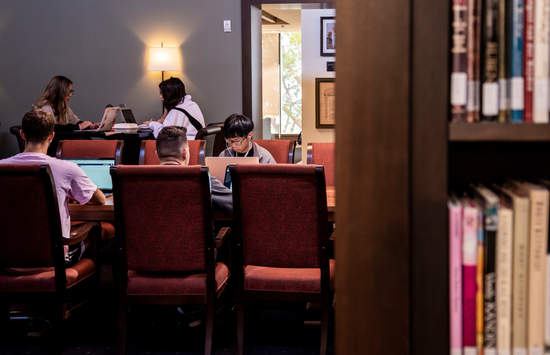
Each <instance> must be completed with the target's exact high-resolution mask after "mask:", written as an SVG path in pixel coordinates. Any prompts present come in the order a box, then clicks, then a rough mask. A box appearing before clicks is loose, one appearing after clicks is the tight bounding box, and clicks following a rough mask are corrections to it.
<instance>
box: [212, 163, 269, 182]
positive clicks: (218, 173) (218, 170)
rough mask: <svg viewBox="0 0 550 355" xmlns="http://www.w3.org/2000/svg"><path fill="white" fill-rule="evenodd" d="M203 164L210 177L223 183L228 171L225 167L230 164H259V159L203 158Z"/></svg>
mask: <svg viewBox="0 0 550 355" xmlns="http://www.w3.org/2000/svg"><path fill="white" fill-rule="evenodd" d="M204 163H205V165H206V166H207V167H208V170H210V175H211V176H213V177H215V178H216V179H218V180H220V181H221V182H225V177H226V173H227V171H228V169H227V166H228V165H231V164H236V165H239V164H241V165H251V164H260V158H258V157H205V158H204Z"/></svg>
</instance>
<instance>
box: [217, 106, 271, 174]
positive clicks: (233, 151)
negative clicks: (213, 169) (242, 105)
mask: <svg viewBox="0 0 550 355" xmlns="http://www.w3.org/2000/svg"><path fill="white" fill-rule="evenodd" d="M223 129H224V134H225V142H226V144H227V149H225V150H224V151H222V152H221V153H220V157H258V158H259V160H260V164H275V163H276V161H275V159H273V156H272V155H271V153H270V152H269V151H268V150H267V149H265V148H263V147H261V146H260V145H259V144H257V143H255V142H253V141H252V137H253V135H254V132H253V130H254V122H252V120H251V119H250V118H248V117H246V116H244V115H239V114H237V113H234V114H232V115H231V116H229V117H227V118H226V120H225V122H224V123H223Z"/></svg>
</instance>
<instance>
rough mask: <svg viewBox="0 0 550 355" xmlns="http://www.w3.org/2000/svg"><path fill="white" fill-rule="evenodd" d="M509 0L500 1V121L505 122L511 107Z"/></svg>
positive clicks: (498, 30) (498, 16)
mask: <svg viewBox="0 0 550 355" xmlns="http://www.w3.org/2000/svg"><path fill="white" fill-rule="evenodd" d="M506 3H507V1H505V0H500V1H499V2H498V14H497V19H498V21H497V22H498V28H497V32H498V35H497V37H498V56H497V62H498V121H499V122H501V123H505V122H507V121H508V115H509V112H510V107H509V103H508V97H509V93H508V67H507V58H506V54H507V52H509V48H507V44H508V43H507V41H506V37H507V36H506V24H507V11H506V10H507V9H506V5H507V4H506Z"/></svg>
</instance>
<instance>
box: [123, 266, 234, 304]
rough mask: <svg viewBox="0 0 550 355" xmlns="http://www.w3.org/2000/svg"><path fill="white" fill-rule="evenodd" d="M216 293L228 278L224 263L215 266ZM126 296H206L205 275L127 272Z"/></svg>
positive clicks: (227, 270)
mask: <svg viewBox="0 0 550 355" xmlns="http://www.w3.org/2000/svg"><path fill="white" fill-rule="evenodd" d="M215 276H216V291H219V290H221V289H222V288H223V286H224V285H225V283H226V282H227V279H228V278H229V269H228V268H227V266H226V265H225V264H224V263H217V264H216V271H215ZM128 295H133V296H138V295H139V296H163V295H169V296H172V295H176V296H177V295H180V296H190V295H206V274H205V273H201V274H183V275H182V276H179V275H178V276H176V275H174V274H165V273H141V272H137V271H135V270H128Z"/></svg>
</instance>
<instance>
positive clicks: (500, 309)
mask: <svg viewBox="0 0 550 355" xmlns="http://www.w3.org/2000/svg"><path fill="white" fill-rule="evenodd" d="M495 191H498V195H499V205H498V228H497V238H496V276H497V280H496V305H497V353H498V354H511V351H512V338H511V337H512V257H513V218H514V214H513V209H512V203H513V202H512V200H511V198H510V197H509V196H508V195H507V194H505V193H504V192H502V190H500V189H499V188H498V187H496V188H495Z"/></svg>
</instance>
